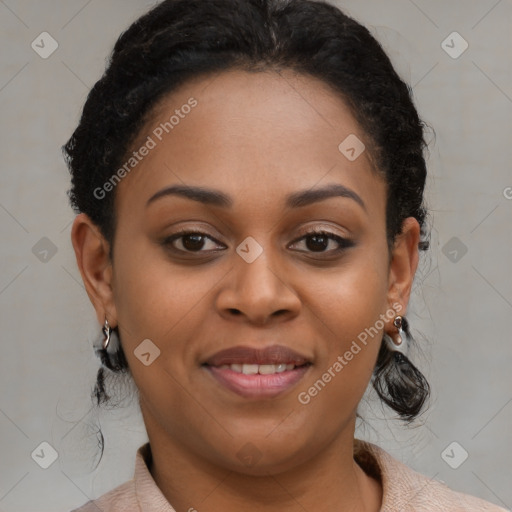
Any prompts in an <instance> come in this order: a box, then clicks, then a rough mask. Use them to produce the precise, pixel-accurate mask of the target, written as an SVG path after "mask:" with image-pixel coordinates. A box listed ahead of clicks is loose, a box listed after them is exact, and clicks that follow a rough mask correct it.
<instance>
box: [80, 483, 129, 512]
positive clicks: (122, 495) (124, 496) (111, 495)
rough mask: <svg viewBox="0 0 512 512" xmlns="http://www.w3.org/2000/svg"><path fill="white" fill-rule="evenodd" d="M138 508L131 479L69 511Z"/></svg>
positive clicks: (115, 511)
mask: <svg viewBox="0 0 512 512" xmlns="http://www.w3.org/2000/svg"><path fill="white" fill-rule="evenodd" d="M126 510H138V504H137V498H136V495H135V485H134V482H133V480H130V481H128V482H125V483H124V484H121V485H119V486H118V487H116V488H115V489H112V490H111V491H109V492H107V493H106V494H103V496H100V497H99V498H98V499H96V500H89V501H88V502H87V503H84V504H83V505H82V506H81V507H79V508H76V509H73V510H72V511H71V512H98V511H101V512H124V511H126Z"/></svg>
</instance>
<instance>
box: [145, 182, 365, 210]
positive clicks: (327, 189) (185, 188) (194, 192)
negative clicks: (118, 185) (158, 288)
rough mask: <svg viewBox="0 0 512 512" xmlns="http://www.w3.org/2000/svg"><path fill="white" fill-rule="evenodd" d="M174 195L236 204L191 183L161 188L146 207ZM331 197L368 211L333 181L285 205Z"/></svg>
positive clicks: (298, 194)
mask: <svg viewBox="0 0 512 512" xmlns="http://www.w3.org/2000/svg"><path fill="white" fill-rule="evenodd" d="M172 195H175V196H179V197H185V198H187V199H191V200H192V201H198V202H200V203H203V204H208V205H212V206H218V207H221V208H232V207H233V204H234V201H233V198H232V197H230V196H228V195H226V194H225V193H224V192H221V191H220V190H215V189H211V188H205V187H196V186H190V185H172V186H170V187H166V188H164V189H162V190H159V191H158V192H157V193H156V194H154V195H153V196H151V197H150V198H149V199H148V201H147V203H146V208H147V207H148V206H149V205H150V204H151V203H152V202H154V201H156V200H157V199H160V198H162V197H166V196H172ZM331 197H345V198H349V199H353V200H354V201H355V202H356V203H357V204H359V205H360V206H361V208H363V210H364V211H367V210H366V205H365V203H364V201H363V200H362V199H361V197H360V196H359V195H358V194H357V193H356V192H354V191H353V190H352V189H350V188H347V187H345V186H344V185H340V184H338V183H332V184H330V185H326V186H324V187H322V188H317V189H306V190H300V191H298V192H294V193H292V194H290V195H289V196H287V197H286V201H285V206H286V207H287V208H300V207H304V206H308V205H310V204H313V203H316V202H318V201H323V200H325V199H329V198H331Z"/></svg>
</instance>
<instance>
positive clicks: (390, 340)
mask: <svg viewBox="0 0 512 512" xmlns="http://www.w3.org/2000/svg"><path fill="white" fill-rule="evenodd" d="M402 324H403V321H402V317H401V316H400V315H397V316H395V319H394V320H393V325H394V326H395V327H396V328H397V329H398V333H397V334H395V335H392V334H386V341H387V344H388V348H389V349H390V350H391V351H392V352H400V353H404V352H405V343H403V338H402V334H403V332H404V331H403V329H402Z"/></svg>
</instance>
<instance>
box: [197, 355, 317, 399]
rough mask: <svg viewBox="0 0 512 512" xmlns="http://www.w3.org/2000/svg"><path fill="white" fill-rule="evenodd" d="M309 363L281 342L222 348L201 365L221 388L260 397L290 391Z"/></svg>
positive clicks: (310, 363)
mask: <svg viewBox="0 0 512 512" xmlns="http://www.w3.org/2000/svg"><path fill="white" fill-rule="evenodd" d="M311 365H312V361H311V360H310V359H308V358H307V357H306V356H303V355H301V354H299V353H298V352H295V351H294V350H292V349H290V348H288V347H285V346H284V345H272V346H270V347H266V348H263V349H254V348H251V347H246V346H238V347H232V348H229V349H225V350H221V351H220V352H217V353H216V354H214V355H213V356H211V357H210V358H208V359H207V360H206V361H205V362H204V363H203V365H202V366H203V367H204V368H205V369H206V370H207V371H208V373H209V374H210V375H211V376H212V377H213V378H214V379H215V381H216V382H217V383H219V384H221V386H223V387H224V388H226V389H228V390H230V391H233V392H234V393H236V394H238V395H240V396H243V397H245V398H254V399H263V398H275V397H276V396H278V395H280V394H282V393H284V392H285V391H289V390H290V389H291V388H292V387H293V386H295V385H296V384H297V383H298V382H299V380H301V379H302V378H303V377H304V375H305V374H306V373H307V371H308V370H309V367H310V366H311Z"/></svg>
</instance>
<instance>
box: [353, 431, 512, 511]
mask: <svg viewBox="0 0 512 512" xmlns="http://www.w3.org/2000/svg"><path fill="white" fill-rule="evenodd" d="M354 457H355V459H356V461H357V462H358V464H360V465H361V466H362V467H363V469H364V470H365V471H367V472H368V471H369V472H370V473H373V474H374V475H377V476H378V477H380V480H381V483H382V488H383V498H382V508H381V512H396V511H398V510H400V511H401V510H407V511H408V512H446V511H447V510H449V511H450V512H509V511H507V510H506V509H504V508H501V507H499V506H498V505H494V504H492V503H490V502H488V501H485V500H482V499H480V498H477V497H475V496H471V495H469V494H464V493H462V492H457V491H454V490H452V489H450V488H449V487H448V486H447V485H446V484H444V483H443V482H440V481H439V480H434V479H433V478H428V477H427V476H425V475H423V474H421V473H418V472H417V471H414V470H413V469H412V468H410V467H408V466H406V465H405V464H403V463H402V462H400V461H399V460H397V459H395V458H394V457H392V456H391V455H390V454H389V453H387V452H386V451H385V450H383V449H382V448H380V447H379V446H377V445H375V444H372V443H368V442H366V441H360V440H355V444H354Z"/></svg>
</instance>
